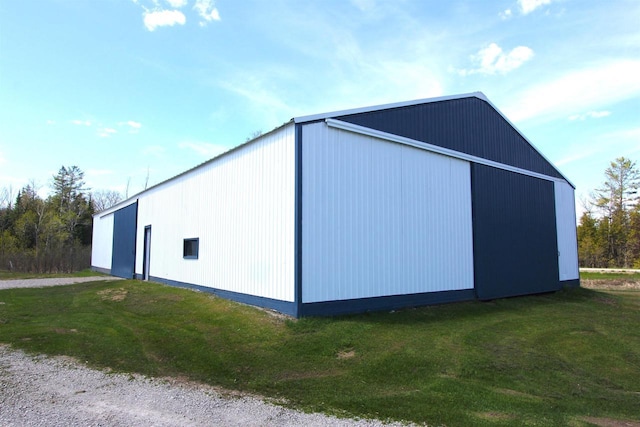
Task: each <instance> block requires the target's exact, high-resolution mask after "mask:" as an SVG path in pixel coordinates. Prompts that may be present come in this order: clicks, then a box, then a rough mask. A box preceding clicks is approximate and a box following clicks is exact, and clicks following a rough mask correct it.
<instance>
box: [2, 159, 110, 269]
mask: <svg viewBox="0 0 640 427" xmlns="http://www.w3.org/2000/svg"><path fill="white" fill-rule="evenodd" d="M50 186H51V194H50V195H49V196H48V197H46V198H43V197H41V196H40V194H39V187H38V186H37V185H36V184H35V182H33V181H31V182H30V183H29V184H27V185H26V186H24V187H23V188H21V189H20V190H18V192H17V194H16V195H15V199H14V194H13V192H12V190H11V188H4V189H2V190H1V191H0V269H7V270H12V271H22V272H35V273H60V272H72V271H78V270H82V269H84V268H88V267H89V266H90V265H91V237H92V225H93V224H92V222H93V214H94V213H96V212H99V211H101V210H103V209H106V208H108V207H110V206H112V205H114V204H116V203H118V202H119V201H120V200H122V197H121V196H120V194H119V193H117V192H114V191H98V192H94V193H90V192H89V190H90V189H88V188H86V186H85V181H84V172H83V171H82V170H80V168H78V167H77V166H70V167H66V166H62V167H61V168H60V169H59V170H58V173H57V174H56V175H54V176H53V177H52V180H51V183H50Z"/></svg>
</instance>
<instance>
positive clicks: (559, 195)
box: [554, 182, 580, 281]
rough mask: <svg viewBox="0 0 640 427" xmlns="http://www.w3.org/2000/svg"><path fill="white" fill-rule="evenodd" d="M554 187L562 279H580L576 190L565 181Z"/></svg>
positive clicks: (557, 183)
mask: <svg viewBox="0 0 640 427" xmlns="http://www.w3.org/2000/svg"><path fill="white" fill-rule="evenodd" d="M554 188H555V202H556V228H557V230H558V257H559V269H560V280H561V281H564V280H575V279H579V278H580V270H579V268H578V246H577V241H578V239H577V235H576V206H575V195H574V191H573V188H572V187H571V186H570V185H569V184H567V183H564V182H556V183H555V187H554Z"/></svg>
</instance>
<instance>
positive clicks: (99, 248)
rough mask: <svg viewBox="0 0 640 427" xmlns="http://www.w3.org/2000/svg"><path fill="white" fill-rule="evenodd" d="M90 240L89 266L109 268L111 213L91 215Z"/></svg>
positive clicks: (111, 246) (111, 247) (111, 229)
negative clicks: (91, 234)
mask: <svg viewBox="0 0 640 427" xmlns="http://www.w3.org/2000/svg"><path fill="white" fill-rule="evenodd" d="M91 241H92V243H91V266H92V267H99V268H106V269H109V270H110V269H111V255H112V253H113V213H111V214H108V215H106V216H103V217H100V215H96V216H94V217H93V237H92V240H91Z"/></svg>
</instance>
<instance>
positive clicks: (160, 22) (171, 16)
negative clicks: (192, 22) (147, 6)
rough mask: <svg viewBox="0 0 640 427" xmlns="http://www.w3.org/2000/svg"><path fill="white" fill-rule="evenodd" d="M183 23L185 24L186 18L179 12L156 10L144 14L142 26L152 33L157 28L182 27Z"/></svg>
mask: <svg viewBox="0 0 640 427" xmlns="http://www.w3.org/2000/svg"><path fill="white" fill-rule="evenodd" d="M185 22H187V18H185V16H184V14H183V13H182V12H180V11H179V10H157V11H153V12H149V11H147V12H145V13H144V26H145V27H147V29H148V30H149V31H153V30H155V29H156V28H157V27H165V26H170V27H172V26H174V25H175V24H180V25H184V23H185Z"/></svg>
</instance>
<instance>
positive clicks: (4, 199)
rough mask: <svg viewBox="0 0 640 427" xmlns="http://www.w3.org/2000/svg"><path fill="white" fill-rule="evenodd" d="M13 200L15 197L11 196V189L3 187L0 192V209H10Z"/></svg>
mask: <svg viewBox="0 0 640 427" xmlns="http://www.w3.org/2000/svg"><path fill="white" fill-rule="evenodd" d="M14 199H15V195H14V194H13V187H11V186H8V187H3V188H2V189H1V190H0V209H5V208H7V209H11V207H12V206H13V200H14Z"/></svg>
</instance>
